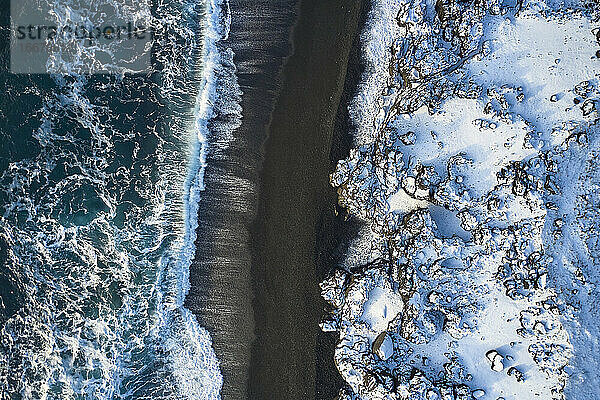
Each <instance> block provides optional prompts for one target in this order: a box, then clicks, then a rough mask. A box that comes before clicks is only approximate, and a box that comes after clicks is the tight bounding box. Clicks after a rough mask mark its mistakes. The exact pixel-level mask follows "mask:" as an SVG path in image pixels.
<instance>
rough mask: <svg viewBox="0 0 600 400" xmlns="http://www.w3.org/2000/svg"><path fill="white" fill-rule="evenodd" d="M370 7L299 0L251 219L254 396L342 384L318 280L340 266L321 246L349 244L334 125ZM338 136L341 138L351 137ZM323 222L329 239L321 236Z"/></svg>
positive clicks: (325, 393) (321, 390) (331, 390)
mask: <svg viewBox="0 0 600 400" xmlns="http://www.w3.org/2000/svg"><path fill="white" fill-rule="evenodd" d="M325 3H327V4H325ZM363 12H364V7H362V1H361V0H355V1H352V2H348V1H343V0H336V1H329V2H322V1H319V0H304V1H302V2H301V6H300V14H299V18H298V21H297V24H296V26H295V28H294V31H293V54H292V55H291V56H290V58H289V59H288V61H287V63H286V65H285V67H284V70H283V75H282V81H283V84H282V86H281V90H280V92H279V96H278V98H277V102H276V105H275V109H274V111H273V113H272V118H271V123H270V125H269V128H268V139H267V140H266V142H265V144H264V155H265V156H264V161H263V165H262V170H261V172H260V178H261V179H260V189H259V202H258V214H257V218H256V219H255V222H254V224H253V226H252V228H251V237H252V245H251V249H252V274H251V276H252V285H253V293H254V299H253V310H254V319H255V336H256V339H255V341H254V343H253V346H252V356H251V363H250V372H249V374H250V380H249V385H248V386H249V398H250V399H269V398H277V399H294V400H295V399H299V398H306V399H311V398H317V397H316V396H317V395H318V396H320V397H318V398H323V399H325V398H333V396H335V395H336V394H337V389H339V387H340V386H338V385H341V384H342V381H341V377H339V374H338V373H337V370H336V369H335V365H334V364H333V357H332V355H333V348H331V357H329V360H328V359H327V358H328V357H324V356H323V355H324V353H325V352H324V351H323V350H324V348H327V347H328V345H330V344H331V343H334V342H332V341H331V339H329V340H327V338H326V337H324V336H323V335H321V334H322V332H321V330H320V329H319V326H318V322H319V321H320V320H321V318H322V316H323V309H324V307H325V302H324V300H323V299H322V298H321V295H320V288H319V282H320V280H321V278H322V275H324V274H326V273H327V271H326V269H328V267H327V266H329V268H330V267H333V265H330V259H328V258H327V257H323V254H324V253H326V251H327V250H330V249H332V248H333V247H339V246H342V244H341V243H340V239H339V238H334V239H331V238H332V236H333V235H332V233H333V231H332V230H331V229H334V228H335V227H336V226H338V223H335V222H334V223H332V220H331V215H332V214H334V212H333V205H334V204H337V195H336V194H335V190H334V189H333V188H331V187H330V185H329V173H330V172H331V165H332V158H333V157H337V152H335V155H334V154H333V153H332V152H331V147H332V143H333V141H334V130H336V128H338V129H343V128H344V124H342V125H340V124H339V122H338V123H337V124H336V120H338V119H339V118H341V117H340V116H339V115H340V108H341V107H347V104H344V105H340V100H341V99H342V97H343V96H344V97H346V96H348V93H347V90H348V86H349V85H348V82H347V79H346V78H347V77H346V72H347V67H348V62H349V59H350V52H351V48H352V47H353V44H355V39H356V34H357V32H358V29H359V21H360V20H361V13H363ZM344 91H346V93H344ZM350 96H351V94H350ZM340 127H341V128H340ZM339 132H341V131H340V130H338V133H339ZM335 140H336V146H337V145H338V144H340V143H344V144H348V143H349V145H351V144H352V141H349V142H348V140H347V138H346V139H343V138H341V137H339V136H336V138H335ZM346 147H348V146H346ZM342 158H343V157H342ZM336 161H337V160H336ZM334 165H335V164H334ZM332 195H333V196H332ZM332 199H333V201H334V203H332ZM325 230H328V233H327V234H325V236H329V238H330V240H328V241H327V242H321V239H322V236H323V235H324V232H325ZM332 245H333V247H332ZM342 252H343V251H342ZM317 364H318V365H317ZM331 379H335V382H334V384H333V385H332V382H331ZM332 394H333V396H332Z"/></svg>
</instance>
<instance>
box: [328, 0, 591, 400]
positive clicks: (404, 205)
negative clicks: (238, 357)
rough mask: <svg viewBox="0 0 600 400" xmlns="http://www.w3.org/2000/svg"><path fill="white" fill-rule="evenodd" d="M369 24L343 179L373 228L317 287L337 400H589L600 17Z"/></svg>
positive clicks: (420, 11) (483, 9)
mask: <svg viewBox="0 0 600 400" xmlns="http://www.w3.org/2000/svg"><path fill="white" fill-rule="evenodd" d="M521 3H522V4H521ZM369 18H370V22H369V24H368V26H367V28H366V31H365V32H364V33H363V36H362V37H363V40H364V55H365V59H366V61H367V68H366V73H365V75H364V77H363V78H364V81H363V83H362V84H361V85H360V87H359V91H358V94H357V96H356V98H355V99H354V100H353V103H352V104H351V106H350V111H351V114H352V117H353V120H354V122H355V124H356V126H357V136H356V143H357V147H356V148H355V149H354V150H353V151H352V152H351V154H350V156H349V157H348V158H347V159H345V160H341V161H339V163H338V166H337V168H336V170H335V172H334V173H333V174H332V176H331V184H332V185H333V186H334V187H336V188H337V189H338V195H339V203H340V205H341V206H343V207H346V208H347V210H348V212H349V213H350V214H351V215H353V216H355V217H357V218H358V219H359V220H361V221H363V222H364V225H365V226H364V228H363V230H362V231H361V234H360V236H359V237H358V238H357V239H356V242H355V243H354V244H353V245H352V246H351V251H350V253H349V256H348V260H347V262H346V265H344V270H343V271H338V272H336V273H335V274H334V275H333V276H332V277H330V278H329V279H328V280H326V281H325V282H323V284H322V285H321V287H322V291H323V296H324V298H325V299H326V300H327V301H328V303H329V304H330V305H331V308H332V312H331V313H330V315H329V316H328V317H327V318H328V319H327V322H326V323H324V324H323V325H322V326H323V328H324V329H326V330H330V331H335V332H337V334H338V335H339V340H338V345H337V348H336V351H335V362H336V365H337V367H338V370H339V371H340V373H341V375H342V377H343V378H344V380H345V382H346V383H347V387H344V388H343V389H342V391H341V392H340V398H341V399H398V400H408V399H411V400H412V399H444V400H450V399H454V400H457V399H465V400H466V399H469V400H472V399H473V398H482V399H487V398H489V399H500V398H503V399H507V400H508V399H519V400H528V399H545V400H546V399H547V400H564V399H567V398H568V399H577V400H580V399H581V400H588V399H593V398H594V397H593V396H594V394H593V393H595V392H594V390H596V388H597V387H598V386H600V376H599V371H600V359H599V358H598V357H596V356H595V355H593V354H595V353H594V349H595V346H596V345H595V342H594V339H593V338H594V337H597V336H598V335H599V334H600V322H597V321H600V313H599V312H598V311H597V310H596V307H594V306H593V304H595V302H597V298H596V297H595V296H597V291H596V287H597V286H593V285H597V284H600V274H599V273H598V272H597V268H595V267H594V266H595V265H598V263H599V262H600V255H599V254H600V240H599V239H598V237H599V231H600V223H598V221H600V212H598V209H600V201H599V200H597V199H598V198H599V197H598V193H599V192H600V167H598V166H597V159H598V158H599V156H600V132H599V130H598V119H599V115H598V107H599V105H598V103H599V102H600V64H598V59H597V58H598V57H596V56H595V54H596V53H597V52H598V49H599V48H600V26H598V21H600V5H599V4H597V3H594V2H586V1H583V0H582V1H579V0H568V1H554V0H536V1H524V2H506V1H498V0H486V1H475V0H467V1H457V0H439V1H433V0H377V1H374V2H373V11H372V12H371V14H370V17H369ZM574 349H575V350H574ZM577 349H579V351H576V350H577ZM590 355H593V356H590ZM567 371H569V373H567ZM573 382H576V383H573ZM566 393H569V394H570V397H568V396H567V395H566ZM590 393H592V394H590ZM590 396H592V397H590Z"/></svg>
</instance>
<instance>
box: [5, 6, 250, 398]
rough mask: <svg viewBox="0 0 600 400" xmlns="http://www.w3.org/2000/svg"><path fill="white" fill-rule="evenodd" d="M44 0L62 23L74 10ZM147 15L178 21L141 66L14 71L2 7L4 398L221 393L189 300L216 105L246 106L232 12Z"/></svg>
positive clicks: (172, 10) (209, 9) (158, 10)
mask: <svg viewBox="0 0 600 400" xmlns="http://www.w3.org/2000/svg"><path fill="white" fill-rule="evenodd" d="M43 1H48V4H49V5H50V6H51V7H53V9H54V10H55V12H56V16H57V18H59V19H60V18H66V16H67V14H65V13H69V12H72V11H73V9H72V7H71V3H70V2H69V1H65V0H61V1H52V0H43ZM6 3H7V2H4V1H3V2H2V9H3V11H5V10H7V9H8V4H6ZM151 14H152V16H151V21H152V24H156V25H157V26H158V25H160V26H161V27H162V28H164V27H165V26H166V27H167V28H168V29H165V30H164V31H165V32H166V33H165V34H164V35H162V36H161V37H160V38H157V39H156V40H155V42H154V43H153V50H152V70H151V72H149V73H147V74H138V75H122V74H121V75H119V74H96V75H80V74H76V73H74V72H72V73H68V74H36V75H15V74H11V73H10V72H9V71H8V67H7V66H8V57H9V55H8V51H7V45H6V40H7V34H6V32H7V31H6V26H7V25H8V21H7V17H3V26H4V29H3V30H2V42H3V43H2V50H3V51H2V64H3V69H2V71H1V73H0V80H1V87H2V88H3V92H4V94H5V95H4V96H2V97H1V98H0V113H1V118H0V399H2V400H8V399H11V400H12V399H109V398H110V399H186V398H187V399H217V398H219V396H220V395H219V393H220V390H221V386H222V376H221V372H220V370H219V362H218V360H217V358H216V356H215V353H214V351H213V350H212V343H211V338H210V335H209V334H208V332H207V331H206V330H205V329H204V328H202V327H201V326H200V325H199V324H198V323H197V321H196V319H195V317H194V316H193V314H192V313H191V312H190V311H189V310H188V309H186V308H185V307H184V299H185V296H186V294H187V292H188V289H189V280H188V276H189V265H190V263H191V260H192V257H193V255H194V252H195V250H196V249H195V246H194V242H195V239H196V228H197V212H198V209H197V204H198V199H199V198H200V197H201V196H202V190H203V189H204V184H203V174H204V168H205V154H206V152H207V151H208V150H207V148H208V147H209V146H210V143H209V142H208V141H207V140H206V138H207V136H208V131H209V129H217V128H218V125H219V121H215V116H216V115H218V114H219V113H220V112H221V111H222V110H221V109H223V110H225V111H224V112H227V113H238V112H239V110H238V108H239V106H236V105H235V104H233V103H232V101H235V100H236V97H235V96H231V97H230V98H225V99H223V93H224V90H225V89H227V90H230V91H234V92H236V93H237V92H238V91H239V87H237V82H236V81H235V79H234V77H233V76H234V75H233V74H230V73H227V71H229V70H231V59H232V52H231V50H229V49H227V48H226V46H224V44H223V40H224V39H226V38H227V35H228V30H229V20H230V17H229V8H228V4H227V2H226V0H197V1H193V0H180V1H162V2H154V4H153V5H152V7H151ZM2 15H3V16H5V15H7V12H3V13H2ZM63 67H66V68H67V69H68V68H70V67H71V65H66V66H63ZM73 67H75V66H73ZM73 70H75V69H73ZM224 71H225V72H224ZM217 79H220V80H221V82H223V80H228V82H229V85H221V86H220V89H218V88H217V85H216V81H217ZM230 100H231V101H230ZM228 123H230V121H229V122H228ZM223 131H224V129H221V131H220V132H223ZM219 140H220V145H222V146H225V145H226V143H227V140H228V139H227V135H226V134H225V133H223V136H222V137H220V138H219Z"/></svg>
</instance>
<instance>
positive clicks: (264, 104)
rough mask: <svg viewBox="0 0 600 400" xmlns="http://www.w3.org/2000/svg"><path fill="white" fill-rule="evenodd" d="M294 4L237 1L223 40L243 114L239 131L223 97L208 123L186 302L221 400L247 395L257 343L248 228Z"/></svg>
mask: <svg viewBox="0 0 600 400" xmlns="http://www.w3.org/2000/svg"><path fill="white" fill-rule="evenodd" d="M296 1H297V0H231V1H230V9H231V17H232V19H231V30H230V34H229V38H228V39H227V40H226V41H224V42H222V46H223V47H224V48H228V47H230V48H231V49H232V50H233V53H234V63H235V65H236V67H235V73H236V77H237V81H238V84H239V86H240V89H241V91H242V92H243V94H242V97H241V99H239V100H240V103H241V106H242V109H243V116H242V118H241V125H240V126H239V127H238V128H237V129H234V128H233V127H232V122H233V121H235V120H236V119H237V118H238V115H236V114H235V111H233V113H232V108H233V107H232V106H231V104H229V103H231V102H232V101H234V99H228V98H224V99H221V102H223V103H224V104H223V107H216V108H215V111H216V112H217V115H216V116H215V117H214V118H213V119H211V121H210V129H209V134H208V137H207V141H208V149H207V154H206V168H205V174H204V185H205V189H204V191H203V192H202V194H201V198H200V202H199V211H198V230H197V240H196V243H195V244H196V254H195V257H194V261H193V263H192V265H191V266H190V291H189V293H188V296H187V298H186V301H185V306H186V308H188V309H189V310H190V311H192V312H193V313H194V315H195V316H196V318H197V319H198V322H199V324H200V326H202V327H204V328H206V329H207V330H208V332H209V333H210V335H211V339H212V344H213V349H214V351H215V353H216V355H217V358H218V359H219V363H220V370H221V373H222V375H223V387H222V390H221V399H222V400H240V399H245V398H247V383H248V370H249V364H250V349H251V345H252V341H253V339H254V336H253V332H254V319H253V310H252V305H251V299H252V285H251V275H250V263H251V257H250V232H249V226H250V224H251V222H252V221H253V219H254V218H255V211H256V202H257V196H258V194H257V192H258V187H257V183H258V179H259V175H258V174H259V169H260V163H261V160H262V143H263V142H264V140H265V131H266V126H267V124H268V123H269V118H270V114H271V111H272V108H273V104H274V102H275V96H276V93H277V91H278V87H279V78H278V76H279V75H280V71H281V69H282V67H283V63H284V58H285V57H286V56H287V55H288V54H289V52H290V45H289V32H290V29H291V27H292V24H293V22H294V20H295V14H294V11H295V2H296ZM267 38H268V40H267ZM232 72H233V71H232ZM225 78H227V77H226V76H225ZM225 89H228V87H225ZM229 89H231V88H229ZM228 94H229V93H228ZM228 137H230V138H231V139H229V140H228V139H227V138H228Z"/></svg>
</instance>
